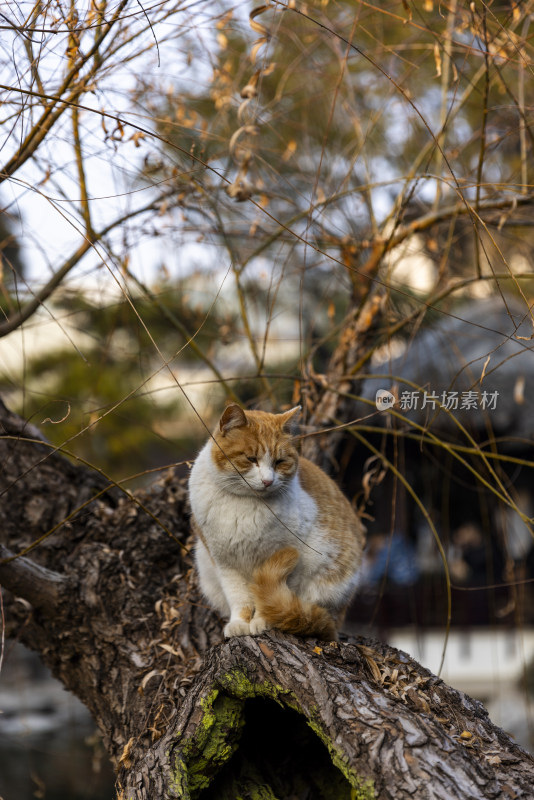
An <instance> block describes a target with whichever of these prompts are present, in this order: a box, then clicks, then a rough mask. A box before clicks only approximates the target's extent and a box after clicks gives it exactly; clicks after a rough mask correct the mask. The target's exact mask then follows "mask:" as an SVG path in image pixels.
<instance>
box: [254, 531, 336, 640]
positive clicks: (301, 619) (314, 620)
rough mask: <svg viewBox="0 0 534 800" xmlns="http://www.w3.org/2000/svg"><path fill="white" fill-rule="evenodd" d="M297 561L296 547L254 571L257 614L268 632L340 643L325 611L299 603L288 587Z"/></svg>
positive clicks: (305, 603) (283, 551) (275, 555)
mask: <svg viewBox="0 0 534 800" xmlns="http://www.w3.org/2000/svg"><path fill="white" fill-rule="evenodd" d="M298 560H299V553H298V550H297V549H296V548H295V547H284V548H283V550H277V552H276V553H274V554H273V555H272V556H271V557H270V558H268V559H267V560H266V561H264V562H263V564H261V566H259V567H258V568H257V569H256V570H255V572H254V579H253V584H252V586H251V590H252V593H253V595H254V600H255V602H256V614H257V615H259V616H260V617H263V619H264V620H265V622H266V623H267V627H268V628H278V629H279V630H281V631H285V632H286V633H293V634H295V635H296V636H317V637H318V638H320V639H325V640H328V641H332V640H334V639H337V631H336V626H335V623H334V620H333V618H332V616H331V615H330V614H329V612H328V611H327V610H326V608H322V607H321V606H318V605H317V604H316V603H309V602H304V601H302V600H300V598H299V597H297V595H296V594H295V593H294V592H293V591H291V589H290V588H289V586H288V585H287V578H288V577H289V575H290V574H291V573H292V572H293V570H294V569H295V567H296V565H297V562H298Z"/></svg>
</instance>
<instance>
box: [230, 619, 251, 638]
mask: <svg viewBox="0 0 534 800" xmlns="http://www.w3.org/2000/svg"><path fill="white" fill-rule="evenodd" d="M250 627H251V626H250V623H248V622H245V620H244V619H231V620H230V622H228V623H227V624H226V625H225V626H224V635H225V636H226V638H227V639H229V638H230V637H231V636H249V634H250V633H251V630H250Z"/></svg>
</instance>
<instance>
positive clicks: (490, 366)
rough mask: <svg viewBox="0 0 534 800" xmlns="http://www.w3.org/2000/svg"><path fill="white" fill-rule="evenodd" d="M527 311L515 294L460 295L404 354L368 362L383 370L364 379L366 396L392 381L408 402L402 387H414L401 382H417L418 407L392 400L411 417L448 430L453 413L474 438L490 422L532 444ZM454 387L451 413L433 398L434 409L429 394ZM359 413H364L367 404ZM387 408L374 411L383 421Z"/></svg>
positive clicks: (532, 357)
mask: <svg viewBox="0 0 534 800" xmlns="http://www.w3.org/2000/svg"><path fill="white" fill-rule="evenodd" d="M532 311H533V309H531V310H530V312H529V309H528V306H527V305H526V303H524V302H523V303H520V302H519V301H518V300H516V299H514V298H505V299H503V298H502V297H492V298H490V299H484V300H479V299H477V300H474V299H473V300H470V301H468V302H465V303H464V304H463V305H461V306H459V307H458V308H455V309H454V310H453V312H451V313H450V314H447V315H446V316H443V317H442V319H441V320H440V321H439V322H438V323H437V324H435V325H433V326H432V327H429V328H426V329H423V330H420V331H419V332H418V333H417V334H416V336H415V337H414V339H413V341H411V342H410V343H408V345H407V348H406V351H405V352H404V353H403V354H402V355H400V356H398V357H397V358H395V359H393V360H391V361H388V362H386V363H383V364H380V365H377V366H375V367H373V369H372V370H371V372H373V373H375V374H381V375H382V374H385V375H387V377H385V378H370V379H368V380H366V381H365V383H364V387H363V395H364V397H366V398H367V399H369V400H373V401H374V400H375V395H376V391H377V390H378V389H386V390H390V389H391V387H392V386H393V385H396V387H397V390H396V391H397V394H398V396H399V399H401V400H402V399H403V397H404V405H407V404H408V401H409V398H408V396H407V395H406V394H404V395H403V393H407V392H412V391H417V390H416V389H414V388H413V387H411V386H410V385H409V384H408V383H406V381H408V382H412V383H414V384H417V386H418V387H421V389H420V391H418V398H417V401H418V402H417V409H411V410H408V409H405V410H401V409H399V406H398V405H397V406H395V410H400V413H402V414H403V415H405V416H406V417H408V418H409V419H411V420H414V421H416V422H417V423H419V424H429V425H431V427H432V430H436V431H438V430H443V431H445V430H447V431H448V432H452V431H453V430H458V428H457V426H456V425H455V422H454V420H457V421H458V422H460V423H461V424H462V425H464V426H466V427H467V428H468V429H469V430H470V432H472V433H475V434H476V436H477V438H478V439H479V440H480V439H481V438H483V439H486V438H488V435H489V431H490V430H492V431H493V433H494V434H495V435H496V436H507V437H512V438H515V437H521V438H524V439H527V440H530V443H532V444H534V436H533V434H534V338H531V337H532V336H533V333H534V327H533V322H532V316H531V315H532ZM519 337H524V338H519ZM488 357H489V360H488ZM523 384H524V385H523ZM522 385H523V388H521V387H522ZM425 391H426V392H427V397H426V406H425V408H422V406H423V405H424V404H425V395H424V392H425ZM452 392H458V395H457V399H458V408H456V409H454V410H452V409H451V414H447V413H446V412H445V411H444V410H439V408H438V404H437V403H436V410H433V409H432V405H433V403H432V401H431V395H436V396H437V399H438V400H439V401H440V402H443V401H444V400H447V401H449V402H451V403H454V395H452V394H451V393H452ZM466 392H473V393H474V394H471V395H465V394H464V393H466ZM484 392H485V393H486V394H484ZM443 393H445V395H444V394H443ZM495 393H497V394H495ZM470 405H471V407H470ZM475 405H476V407H473V406H475ZM359 410H360V409H359ZM363 413H369V407H368V406H367V408H366V410H364V411H363ZM387 414H389V412H388V411H384V412H381V414H380V415H379V418H380V419H381V422H382V423H383V422H384V421H385V417H386V415H387ZM517 444H520V443H519V442H518V443H517ZM522 444H523V445H524V444H527V445H528V444H529V442H528V441H527V442H523V443H522Z"/></svg>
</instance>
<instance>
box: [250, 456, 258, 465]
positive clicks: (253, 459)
mask: <svg viewBox="0 0 534 800" xmlns="http://www.w3.org/2000/svg"><path fill="white" fill-rule="evenodd" d="M247 458H248V460H249V461H250V463H251V464H257V463H258V459H257V458H256V456H247Z"/></svg>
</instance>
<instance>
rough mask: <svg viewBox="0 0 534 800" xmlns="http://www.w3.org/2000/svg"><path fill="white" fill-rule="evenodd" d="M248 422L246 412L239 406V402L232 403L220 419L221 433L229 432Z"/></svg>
mask: <svg viewBox="0 0 534 800" xmlns="http://www.w3.org/2000/svg"><path fill="white" fill-rule="evenodd" d="M246 424H247V418H246V416H245V412H244V411H243V409H242V408H241V406H238V405H237V403H231V404H230V405H229V406H226V408H225V409H224V411H223V415H222V417H221V419H220V420H219V429H220V431H221V433H223V434H224V433H227V431H230V430H232V428H242V427H243V426H245V425H246Z"/></svg>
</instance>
